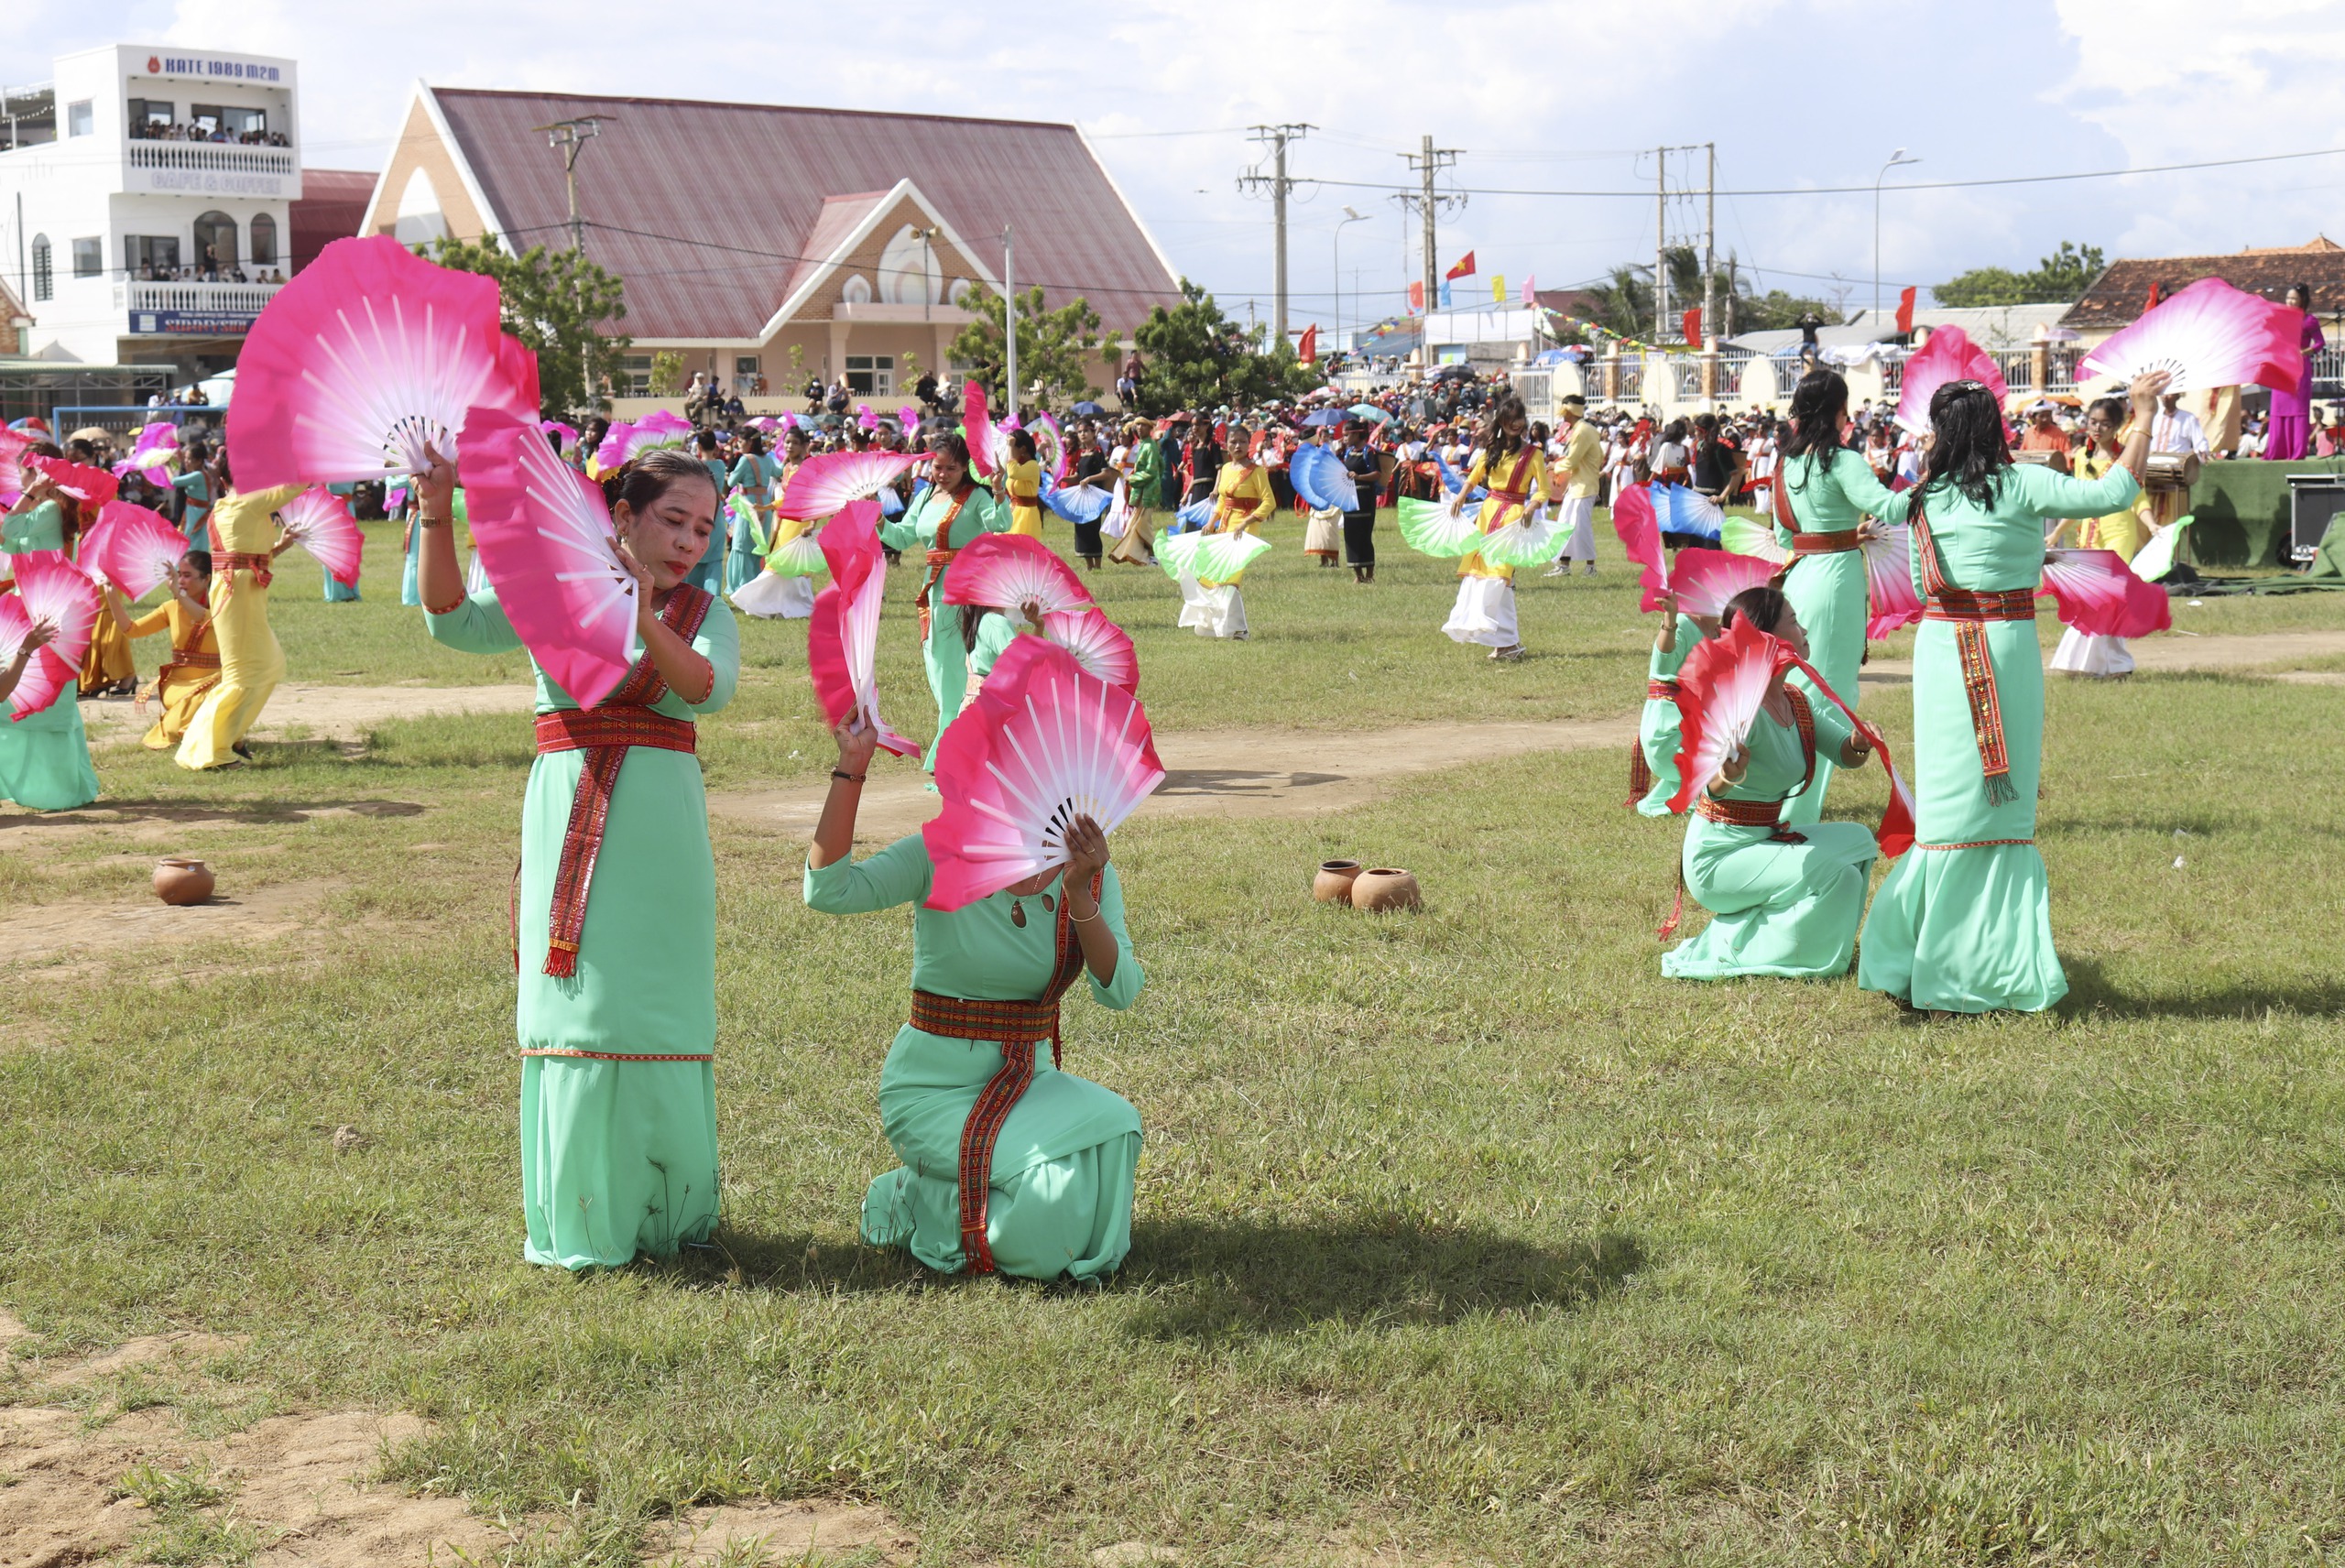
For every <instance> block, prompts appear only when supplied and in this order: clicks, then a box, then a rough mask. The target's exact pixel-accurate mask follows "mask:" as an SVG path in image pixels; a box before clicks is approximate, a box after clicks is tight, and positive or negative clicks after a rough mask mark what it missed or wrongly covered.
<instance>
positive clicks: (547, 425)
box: [538, 419, 578, 463]
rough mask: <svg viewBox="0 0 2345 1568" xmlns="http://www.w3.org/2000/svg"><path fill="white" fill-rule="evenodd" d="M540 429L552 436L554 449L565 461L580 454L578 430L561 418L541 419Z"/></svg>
mask: <svg viewBox="0 0 2345 1568" xmlns="http://www.w3.org/2000/svg"><path fill="white" fill-rule="evenodd" d="M538 429H539V430H541V431H543V432H544V433H545V434H546V435H548V436H550V437H551V438H552V440H553V441H554V443H555V444H554V451H555V452H556V453H557V454H558V455H559V456H560V457H561V458H562V461H563V462H564V463H568V462H570V461H571V460H572V459H573V458H575V457H576V456H577V455H578V431H577V430H575V429H573V427H571V426H569V425H565V424H563V423H562V421H561V420H560V419H540V420H539V421H538Z"/></svg>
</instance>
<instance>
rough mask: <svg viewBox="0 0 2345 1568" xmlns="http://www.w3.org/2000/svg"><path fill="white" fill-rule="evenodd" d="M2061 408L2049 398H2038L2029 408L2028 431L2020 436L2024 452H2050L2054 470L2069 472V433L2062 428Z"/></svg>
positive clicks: (2020, 448) (2020, 445)
mask: <svg viewBox="0 0 2345 1568" xmlns="http://www.w3.org/2000/svg"><path fill="white" fill-rule="evenodd" d="M2059 412H2060V410H2059V408H2058V406H2057V405H2056V404H2055V403H2054V402H2053V401H2052V399H2051V398H2049V397H2038V398H2037V399H2036V400H2035V401H2034V402H2033V403H2030V404H2029V405H2028V406H2027V430H2025V431H2024V432H2023V434H2022V435H2021V436H2020V440H2019V450H2020V451H2022V452H2050V453H2051V454H2052V463H2051V465H2052V466H2053V467H2054V468H2056V469H2058V470H2059V471H2060V472H2061V473H2063V474H2066V473H2067V472H2068V452H2069V442H2068V432H2067V431H2066V430H2062V429H2061V428H2060V422H2059Z"/></svg>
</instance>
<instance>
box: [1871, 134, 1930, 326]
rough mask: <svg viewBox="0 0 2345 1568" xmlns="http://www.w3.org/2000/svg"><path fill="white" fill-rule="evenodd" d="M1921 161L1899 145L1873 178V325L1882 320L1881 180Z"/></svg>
mask: <svg viewBox="0 0 2345 1568" xmlns="http://www.w3.org/2000/svg"><path fill="white" fill-rule="evenodd" d="M1921 161H1922V160H1921V159H1920V158H1907V157H1906V156H1905V149H1904V148H1903V147H1899V148H1898V149H1897V150H1896V151H1895V152H1893V153H1891V154H1890V155H1889V161H1888V162H1887V163H1884V164H1882V165H1881V172H1880V173H1879V174H1876V175H1874V176H1873V180H1872V315H1873V321H1872V324H1873V325H1875V326H1878V325H1879V324H1880V321H1881V181H1882V180H1886V179H1888V178H1889V171H1890V170H1891V169H1897V168H1901V167H1903V165H1905V164H1909V163H1919V162H1921Z"/></svg>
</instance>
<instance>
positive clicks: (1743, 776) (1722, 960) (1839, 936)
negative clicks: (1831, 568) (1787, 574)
mask: <svg viewBox="0 0 2345 1568" xmlns="http://www.w3.org/2000/svg"><path fill="white" fill-rule="evenodd" d="M1737 619H1745V620H1748V621H1749V622H1750V623H1751V625H1752V626H1756V627H1757V628H1758V629H1759V630H1761V631H1762V632H1765V633H1766V634H1767V635H1768V636H1770V637H1780V638H1782V639H1783V641H1784V642H1785V643H1787V644H1789V645H1790V646H1791V648H1792V651H1793V652H1794V653H1796V654H1798V655H1800V657H1802V658H1803V659H1805V657H1806V656H1807V637H1806V635H1805V632H1804V631H1802V629H1801V627H1800V624H1799V617H1798V616H1796V615H1794V614H1793V613H1792V608H1791V604H1790V602H1789V601H1788V600H1786V599H1785V598H1784V597H1783V593H1781V592H1780V591H1778V590H1776V589H1773V588H1746V589H1744V590H1743V591H1742V592H1741V593H1737V594H1736V595H1735V596H1734V597H1733V598H1731V599H1729V600H1728V601H1727V606H1726V614H1725V615H1724V616H1723V617H1721V618H1720V620H1719V623H1718V624H1719V628H1720V630H1721V631H1726V630H1731V629H1732V627H1733V626H1734V623H1735V622H1736V620H1737ZM1871 752H1872V747H1871V745H1870V744H1868V743H1867V742H1866V740H1865V738H1864V737H1863V736H1862V735H1858V734H1856V733H1855V731H1854V730H1852V729H1851V728H1850V727H1849V721H1848V720H1847V719H1846V718H1845V717H1843V716H1842V714H1841V713H1840V710H1839V709H1838V708H1837V707H1835V706H1834V705H1833V704H1832V702H1831V701H1830V700H1829V699H1827V698H1821V697H1819V698H1816V699H1815V700H1814V701H1810V700H1809V698H1808V695H1807V693H1806V691H1803V690H1802V689H1800V688H1799V687H1797V686H1795V685H1793V684H1792V683H1791V682H1790V681H1789V680H1788V679H1787V677H1786V673H1785V672H1783V671H1778V672H1777V673H1776V676H1775V678H1774V680H1773V681H1771V682H1769V683H1768V687H1767V693H1766V695H1765V697H1763V698H1762V699H1761V702H1760V706H1759V713H1758V716H1757V718H1755V719H1754V720H1753V721H1752V723H1751V735H1750V736H1749V738H1748V739H1747V740H1746V741H1745V742H1744V743H1743V744H1742V745H1741V746H1739V747H1737V748H1736V750H1735V753H1734V755H1733V756H1731V757H1728V758H1727V759H1726V762H1725V763H1724V765H1723V766H1721V767H1720V768H1719V769H1718V774H1717V775H1716V777H1714V778H1711V779H1707V780H1706V781H1705V782H1704V784H1703V787H1702V789H1701V791H1700V792H1699V793H1698V794H1697V795H1696V797H1695V800H1694V809H1693V811H1690V812H1689V813H1688V814H1687V817H1686V822H1685V855H1684V858H1683V861H1682V863H1681V864H1682V866H1683V869H1684V874H1685V891H1686V892H1688V893H1690V894H1692V895H1693V897H1694V901H1695V902H1696V903H1697V904H1699V905H1701V906H1702V908H1704V909H1707V910H1709V911H1710V914H1711V920H1710V923H1709V924H1708V925H1707V926H1706V927H1704V928H1703V930H1702V934H1701V935H1699V936H1697V937H1694V938H1691V939H1690V940H1688V941H1685V942H1679V943H1678V944H1677V945H1676V946H1675V947H1674V948H1672V949H1670V950H1669V951H1668V952H1667V953H1663V954H1662V956H1661V972H1662V973H1663V975H1669V976H1670V977H1671V978H1673V979H1677V980H1720V979H1725V978H1728V977H1729V976H1732V975H1781V976H1783V977H1785V978H1789V979H1797V980H1820V979H1827V978H1829V977H1831V976H1834V975H1846V974H1847V973H1848V972H1849V958H1850V957H1852V956H1853V955H1854V953H1855V952H1856V945H1857V924H1858V922H1859V921H1860V920H1862V919H1863V918H1864V912H1865V879H1866V877H1868V876H1869V875H1871V871H1872V863H1873V861H1874V859H1875V858H1876V857H1877V856H1878V855H1880V853H1881V850H1880V846H1879V845H1878V844H1875V843H1874V842H1873V836H1872V830H1871V828H1868V827H1865V826H1864V825H1863V824H1861V823H1859V822H1812V823H1809V824H1807V825H1805V826H1803V827H1800V828H1797V829H1794V828H1793V827H1792V826H1791V825H1790V813H1789V811H1788V810H1787V807H1788V805H1789V803H1790V802H1792V801H1794V800H1796V799H1797V798H1798V797H1799V796H1800V794H1801V793H1802V792H1804V791H1805V790H1806V789H1811V788H1813V787H1814V782H1815V778H1816V769H1817V768H1818V767H1820V766H1821V765H1822V763H1823V761H1824V760H1825V759H1826V758H1827V757H1829V758H1831V759H1833V760H1836V761H1838V763H1839V765H1840V766H1841V767H1843V768H1861V767H1863V766H1864V762H1865V758H1866V757H1869V756H1871Z"/></svg>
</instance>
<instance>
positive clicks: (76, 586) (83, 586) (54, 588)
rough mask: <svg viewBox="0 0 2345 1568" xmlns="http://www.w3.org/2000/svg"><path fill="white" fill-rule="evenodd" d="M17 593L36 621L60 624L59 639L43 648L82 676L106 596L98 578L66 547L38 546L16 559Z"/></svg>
mask: <svg viewBox="0 0 2345 1568" xmlns="http://www.w3.org/2000/svg"><path fill="white" fill-rule="evenodd" d="M16 596H17V597H18V598H20V599H22V600H23V601H24V603H25V613H26V614H27V615H30V616H31V617H32V618H33V619H34V620H35V621H47V622H48V623H49V625H51V626H55V627H56V628H57V640H56V641H55V642H53V643H50V644H49V647H48V648H46V649H45V650H44V651H45V652H47V653H49V654H51V655H53V656H54V657H55V658H56V659H58V660H59V661H60V662H61V663H62V664H63V665H64V666H65V667H66V669H67V670H69V671H71V672H72V674H73V675H74V677H75V678H76V679H78V678H79V675H80V672H81V669H82V655H83V654H85V653H87V652H89V651H90V634H91V633H92V632H93V631H95V630H96V629H97V625H98V615H99V613H100V612H101V611H103V610H104V608H105V597H104V594H102V593H99V592H98V583H97V580H96V579H95V578H93V577H92V576H91V575H90V574H89V573H88V572H84V571H82V569H81V568H80V567H79V566H76V565H75V564H74V563H73V562H72V561H71V560H70V559H69V558H68V557H67V556H66V554H65V552H64V551H62V550H34V551H31V552H30V553H28V554H25V555H20V556H18V557H16Z"/></svg>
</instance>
